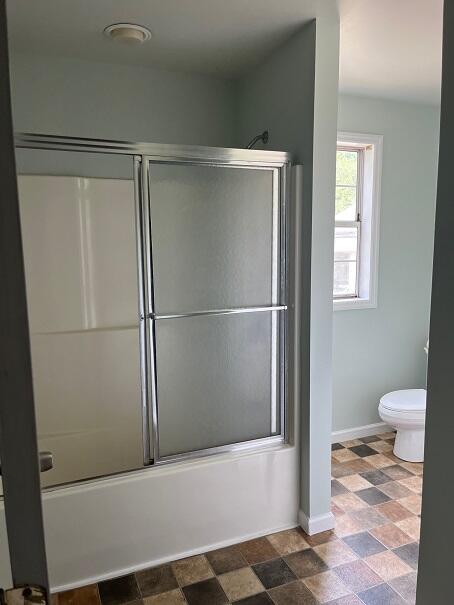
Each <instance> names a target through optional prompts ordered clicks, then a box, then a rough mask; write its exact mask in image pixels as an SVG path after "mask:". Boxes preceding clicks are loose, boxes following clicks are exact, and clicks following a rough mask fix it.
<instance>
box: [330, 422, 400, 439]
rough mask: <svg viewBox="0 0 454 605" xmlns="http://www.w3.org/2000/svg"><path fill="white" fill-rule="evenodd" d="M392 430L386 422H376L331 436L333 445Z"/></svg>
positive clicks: (335, 432)
mask: <svg viewBox="0 0 454 605" xmlns="http://www.w3.org/2000/svg"><path fill="white" fill-rule="evenodd" d="M391 430H392V429H391V427H390V426H388V425H387V424H386V423H385V422H376V423H375V424H366V425H364V426H356V427H353V428H351V429H343V430H342V431H334V433H332V434H331V443H341V442H342V441H350V440H351V439H359V438H360V437H371V436H372V435H378V434H379V433H387V432H388V431H391Z"/></svg>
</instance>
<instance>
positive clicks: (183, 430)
mask: <svg viewBox="0 0 454 605" xmlns="http://www.w3.org/2000/svg"><path fill="white" fill-rule="evenodd" d="M16 155H17V165H18V166H17V172H18V183H19V198H20V211H21V224H22V238H23V246H24V260H25V271H26V284H27V297H28V306H29V323H30V326H29V327H30V337H31V349H32V364H33V380H34V389H35V402H36V411H37V422H38V435H39V445H40V449H41V450H49V451H51V452H52V453H53V456H54V466H53V469H52V470H50V471H49V472H46V473H44V474H43V475H42V481H43V485H44V486H55V485H61V484H66V483H72V482H75V481H80V480H84V479H93V478H96V477H104V476H108V475H112V474H116V473H122V472H127V471H131V470H137V469H141V468H142V469H143V467H144V466H150V467H152V466H159V465H162V464H165V463H169V462H173V461H177V460H183V459H187V458H194V457H198V456H202V455H208V454H212V453H218V452H226V451H232V450H239V449H248V448H256V447H264V446H267V445H272V444H276V443H282V442H284V441H285V439H286V436H287V428H286V417H287V413H286V383H287V379H286V374H287V334H286V333H287V276H286V273H287V272H286V266H287V256H288V254H287V240H288V237H287V230H288V227H287V223H288V221H287V197H288V170H289V166H290V158H289V156H288V155H287V154H285V153H281V152H270V151H256V150H244V149H225V148H206V147H189V146H172V145H157V144H142V143H120V142H114V141H99V140H88V139H74V138H65V137H55V136H44V135H25V134H21V135H17V136H16Z"/></svg>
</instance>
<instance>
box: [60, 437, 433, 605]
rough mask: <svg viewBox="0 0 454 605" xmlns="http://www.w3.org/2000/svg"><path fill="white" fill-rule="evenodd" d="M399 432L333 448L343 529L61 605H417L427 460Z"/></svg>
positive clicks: (259, 545) (173, 569) (252, 545)
mask: <svg viewBox="0 0 454 605" xmlns="http://www.w3.org/2000/svg"><path fill="white" fill-rule="evenodd" d="M393 441H394V434H393V433H385V434H382V435H376V436H374V437H366V438H364V439H355V440H354V441H349V442H346V443H336V444H335V445H333V448H332V449H333V451H332V475H333V480H332V509H333V513H334V515H335V516H336V529H335V530H334V531H330V532H325V533H323V534H319V535H317V536H313V537H310V536H307V535H305V534H304V532H302V531H301V530H300V529H298V528H295V529H291V530H288V531H284V532H280V533H277V534H272V535H270V536H267V537H264V538H259V539H257V540H251V541H249V542H243V543H242V544H238V545H236V546H232V547H229V548H224V549H222V550H218V551H214V552H209V553H206V554H205V555H199V556H195V557H191V558H189V559H183V560H180V561H175V562H174V563H171V564H168V565H163V566H161V567H157V568H153V569H148V570H145V571H141V572H138V573H136V574H131V575H128V576H125V577H122V578H118V579H114V580H108V581H105V582H100V583H99V584H97V585H92V586H87V587H84V588H81V589H78V590H72V591H68V592H66V593H60V594H59V595H55V596H54V605H82V604H83V605H124V604H126V603H128V604H129V605H224V604H227V603H235V604H236V605H266V604H268V605H270V604H271V605H273V604H274V605H320V604H325V603H326V604H328V603H329V604H330V605H408V604H410V603H414V602H415V590H416V569H417V561H418V540H419V526H420V518H419V515H420V509H421V484H422V473H423V465H422V464H410V463H405V462H402V461H401V460H399V459H398V458H396V457H395V456H394V455H393V453H392V449H393Z"/></svg>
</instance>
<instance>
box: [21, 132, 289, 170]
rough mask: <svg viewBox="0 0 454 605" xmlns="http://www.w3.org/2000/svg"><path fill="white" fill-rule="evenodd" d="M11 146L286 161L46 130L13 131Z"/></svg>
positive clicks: (285, 157) (273, 154) (253, 152)
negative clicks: (76, 135) (84, 136)
mask: <svg viewBox="0 0 454 605" xmlns="http://www.w3.org/2000/svg"><path fill="white" fill-rule="evenodd" d="M14 142H15V146H16V147H19V148H29V149H52V150H55V151H65V150H66V151H81V152H92V153H118V154H122V155H132V156H135V155H140V156H148V157H149V159H156V160H158V159H160V160H163V161H165V159H166V158H168V159H169V160H171V161H175V162H191V161H194V160H196V161H197V162H208V163H210V162H212V161H216V162H225V163H227V164H228V163H230V162H232V164H235V165H237V166H241V165H243V163H244V165H245V166H247V165H250V164H251V163H257V164H258V165H262V166H270V167H276V168H279V167H283V166H284V165H286V164H290V161H291V157H290V154H288V153H286V152H284V151H264V150H260V149H238V148H229V147H204V146H201V145H173V144H168V143H140V142H132V141H113V140H104V139H89V138H79V137H66V136H59V135H49V134H35V133H28V132H19V133H16V134H15V135H14Z"/></svg>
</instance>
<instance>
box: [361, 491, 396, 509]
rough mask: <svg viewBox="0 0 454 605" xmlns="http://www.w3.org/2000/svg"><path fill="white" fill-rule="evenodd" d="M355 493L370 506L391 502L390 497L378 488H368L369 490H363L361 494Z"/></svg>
mask: <svg viewBox="0 0 454 605" xmlns="http://www.w3.org/2000/svg"><path fill="white" fill-rule="evenodd" d="M355 493H356V495H357V496H359V497H360V498H361V500H364V502H366V503H367V504H369V506H375V505H376V504H383V503H384V502H389V501H390V500H391V498H390V497H389V496H387V495H386V494H384V493H383V492H382V491H380V490H379V489H377V488H376V487H368V488H367V489H362V490H360V491H359V492H355Z"/></svg>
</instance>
